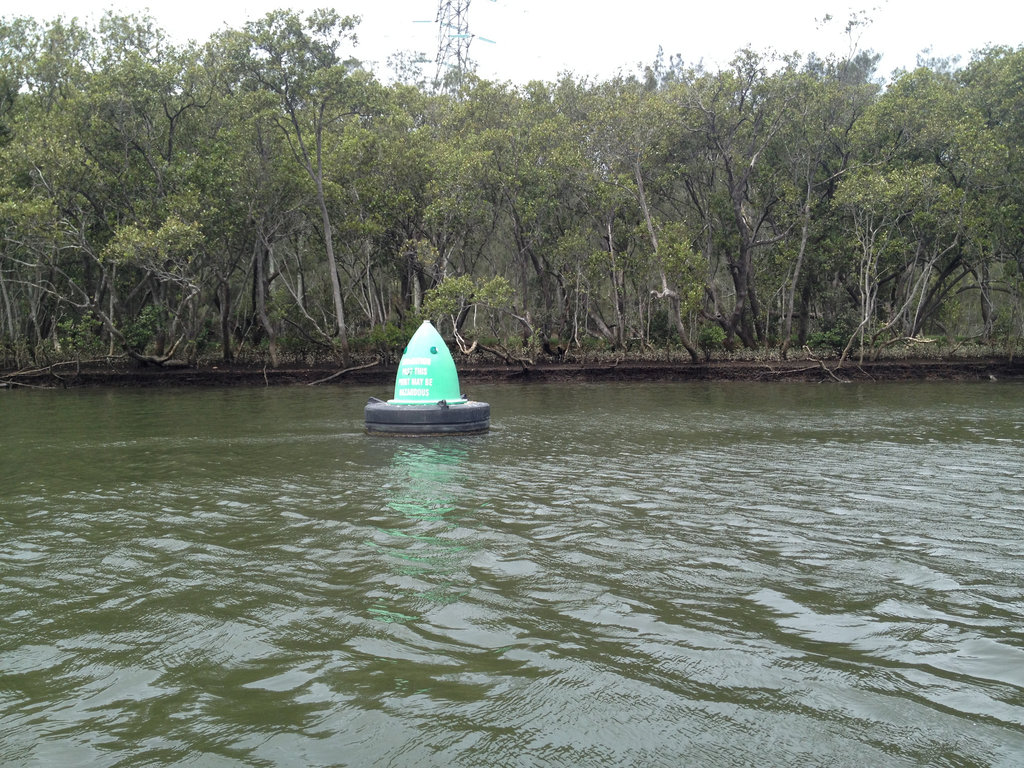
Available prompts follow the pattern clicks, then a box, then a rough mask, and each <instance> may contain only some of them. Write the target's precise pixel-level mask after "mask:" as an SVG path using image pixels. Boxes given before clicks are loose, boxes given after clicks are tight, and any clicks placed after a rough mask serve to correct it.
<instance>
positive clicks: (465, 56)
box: [436, 0, 473, 89]
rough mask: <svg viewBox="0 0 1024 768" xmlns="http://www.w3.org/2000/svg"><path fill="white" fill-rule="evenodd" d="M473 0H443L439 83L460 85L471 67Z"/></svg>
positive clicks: (439, 19)
mask: <svg viewBox="0 0 1024 768" xmlns="http://www.w3.org/2000/svg"><path fill="white" fill-rule="evenodd" d="M469 3H470V0H439V3H438V6H437V80H436V82H437V83H438V86H439V87H442V88H443V87H445V86H447V87H449V88H452V89H457V88H458V87H459V85H460V84H461V83H462V75H463V74H464V73H465V72H466V71H467V70H468V69H469V44H470V43H472V42H473V36H472V35H471V34H470V32H469Z"/></svg>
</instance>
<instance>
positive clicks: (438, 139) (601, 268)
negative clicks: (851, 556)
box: [0, 11, 1024, 367]
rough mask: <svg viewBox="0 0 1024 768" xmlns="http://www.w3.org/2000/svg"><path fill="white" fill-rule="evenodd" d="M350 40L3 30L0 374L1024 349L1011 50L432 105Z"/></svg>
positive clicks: (324, 32)
mask: <svg viewBox="0 0 1024 768" xmlns="http://www.w3.org/2000/svg"><path fill="white" fill-rule="evenodd" d="M356 25H357V22H356V20H355V19H352V18H342V17H339V16H337V15H336V14H334V13H333V12H329V11H321V12H317V13H315V14H313V15H312V16H310V17H309V18H302V17H300V16H299V15H298V14H296V13H293V12H290V11H278V12H274V13H272V14H269V15H267V16H266V17H264V18H262V19H260V20H257V21H253V22H251V23H248V24H246V25H245V26H244V28H242V29H239V30H227V31H224V32H222V33H219V34H217V35H216V36H214V37H213V38H211V39H210V40H209V41H208V42H206V44H205V45H202V46H199V45H187V46H175V45H172V44H169V43H168V42H167V41H166V40H165V38H164V36H163V35H162V33H161V32H160V30H159V29H157V28H155V27H154V25H153V22H152V21H151V20H149V19H146V18H137V17H123V16H117V15H113V14H108V15H107V16H105V17H104V19H103V20H102V21H101V22H100V23H99V24H98V26H97V28H96V29H88V28H86V27H83V26H81V25H79V24H78V23H77V22H75V21H68V20H60V19H59V20H55V21H53V22H49V23H46V24H40V23H37V22H35V21H33V20H32V19H30V18H23V17H19V18H13V19H5V20H0V366H7V367H11V366H23V365H29V364H42V363H45V362H47V361H52V360H54V359H73V358H75V357H93V358H96V357H105V356H118V355H121V356H123V355H130V356H133V357H135V358H137V359H144V360H151V361H155V362H161V361H165V360H167V359H169V358H170V357H171V356H172V355H173V356H175V357H178V358H186V359H189V360H192V361H194V360H196V359H199V358H203V357H219V358H221V359H223V360H226V361H230V360H233V359H237V358H238V357H245V358H246V359H261V360H266V361H268V362H269V363H271V364H274V365H277V364H279V363H280V362H282V361H284V360H287V359H290V358H294V357H302V358H305V359H309V358H311V357H322V356H332V357H334V358H336V359H337V360H338V361H339V362H340V363H348V362H349V361H350V360H351V359H352V358H353V356H368V355H371V354H384V355H388V354H392V353H393V350H394V349H395V348H396V347H398V346H400V345H401V344H402V342H403V340H404V339H405V338H406V337H407V335H408V333H409V332H410V330H411V329H412V328H414V327H415V326H416V325H417V324H418V323H419V322H420V320H421V319H422V318H423V317H431V318H433V319H435V321H437V322H438V323H439V327H440V328H441V330H442V331H443V332H444V333H445V334H447V335H449V337H450V338H453V340H454V341H456V342H457V343H458V344H459V345H461V346H462V347H463V348H464V349H467V350H468V349H470V348H471V347H472V346H473V344H474V342H476V343H477V345H478V346H477V349H489V350H491V351H494V352H496V353H498V354H503V355H506V356H510V357H514V356H516V355H521V356H528V355H532V354H535V353H536V354H540V352H541V350H543V351H545V352H548V353H550V354H553V355H564V354H565V353H566V352H568V351H570V350H579V349H595V348H598V347H601V348H607V349H613V350H625V349H630V348H632V349H652V348H658V349H668V348H672V347H675V348H680V349H685V350H686V351H687V352H688V353H689V355H690V356H691V357H692V358H693V359H694V360H698V359H703V357H704V356H705V355H709V354H711V353H712V351H713V350H717V349H723V348H726V349H742V348H747V349H761V348H772V349H776V350H779V351H781V353H782V354H785V352H786V350H787V349H789V348H790V347H791V346H796V347H802V346H804V345H810V346H812V347H815V348H821V347H834V348H836V349H837V350H846V352H848V353H851V352H852V353H855V354H859V355H873V354H877V353H878V352H879V351H880V350H882V349H884V348H885V347H886V346H887V345H889V344H892V343H894V342H896V341H898V340H906V339H922V338H924V337H936V336H943V337H946V338H948V339H977V340H981V341H984V342H986V343H1000V344H1006V345H1007V348H1008V349H1009V348H1013V347H1014V346H1015V345H1016V344H1017V343H1018V340H1019V339H1020V337H1021V334H1022V327H1024V320H1022V317H1024V315H1022V295H1024V281H1022V275H1024V218H1022V215H1021V210H1022V205H1024V187H1022V180H1024V175H1022V172H1021V171H1022V168H1021V165H1022V163H1024V153H1022V149H1024V91H1022V82H1024V49H1016V50H1014V49H1005V48H993V49H989V50H985V51H981V52H978V53H977V54H976V55H975V57H974V58H973V59H972V61H970V62H969V63H968V64H967V65H966V66H964V67H962V68H960V69H953V68H951V67H948V66H944V65H943V64H942V63H941V62H939V63H935V62H932V63H931V64H929V65H925V66H921V67H920V68H918V69H916V70H915V71H912V72H905V73H898V74H897V75H895V76H894V77H893V78H892V80H891V82H888V83H885V84H883V83H881V82H880V81H879V80H878V79H877V77H876V75H875V69H874V67H875V63H876V61H877V59H876V58H875V57H874V56H872V55H870V54H863V53H862V54H858V55H855V56H852V57H850V58H849V59H846V60H834V59H820V58H817V57H814V56H811V57H808V58H803V57H795V56H794V57H790V58H783V59H776V58H769V57H766V56H762V55H759V54H758V53H756V52H753V51H741V52H739V53H738V54H737V56H736V58H735V60H734V62H733V64H732V66H731V67H729V68H726V69H724V70H722V71H716V72H711V71H705V70H704V69H702V68H700V67H690V66H686V65H685V64H684V63H683V62H682V61H680V60H678V59H672V60H670V61H669V62H665V61H664V60H663V59H661V58H659V60H658V61H656V62H654V63H653V64H652V65H651V66H650V67H648V68H647V69H646V71H644V72H640V73H637V74H636V75H634V76H620V77H616V78H614V79H611V80H609V81H607V82H591V81H589V80H586V79H577V78H574V77H573V76H571V75H565V76H562V77H561V78H560V79H558V80H557V81H554V82H533V83H530V84H528V85H526V86H521V87H519V86H513V85H510V84H503V83H496V82H489V81H485V80H481V79H476V78H473V77H466V78H464V80H463V82H462V84H461V86H460V89H459V90H458V91H457V92H450V91H449V92H444V91H440V90H434V89H430V88H427V87H426V86H425V85H424V84H423V83H422V82H419V83H417V82H416V73H415V71H414V70H408V76H407V77H406V78H405V79H406V81H407V82H396V83H394V84H389V85H386V84H384V83H382V82H381V81H380V80H378V79H377V78H376V77H374V75H373V74H372V73H370V72H368V71H366V70H365V69H364V68H363V67H362V66H361V65H360V64H359V62H358V61H357V60H356V59H354V58H351V56H352V55H353V54H354V52H355V50H356V48H354V47H353V37H354V32H355V30H356Z"/></svg>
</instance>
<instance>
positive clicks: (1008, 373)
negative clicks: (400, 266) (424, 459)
mask: <svg viewBox="0 0 1024 768" xmlns="http://www.w3.org/2000/svg"><path fill="white" fill-rule="evenodd" d="M459 378H460V381H461V382H462V384H463V387H464V388H465V387H468V386H470V385H472V384H473V383H477V382H503V381H507V382H559V381H573V382H599V381H635V382H643V381H807V382H826V381H831V382H839V381H920V380H951V381H970V380H992V379H995V380H1002V379H1024V360H1006V359H997V358H979V359H957V360H938V359H916V360H882V361H877V362H871V363H864V364H861V365H857V364H856V363H849V362H848V363H846V364H845V365H843V366H842V367H837V362H836V361H821V362H819V361H817V360H806V359H803V360H789V361H774V362H751V361H711V362H708V363H686V362H671V363H666V362H652V361H629V360H622V361H619V362H617V363H616V362H609V363H539V364H537V365H534V366H529V367H522V366H502V365H462V366H460V368H459ZM394 379H395V366H393V365H392V366H388V365H373V366H362V367H355V368H353V369H350V370H348V371H346V372H343V373H340V375H339V372H338V370H337V369H331V368H324V367H295V366H291V367H281V368H276V369H275V368H264V367H259V366H241V365H209V366H202V367H197V368H192V367H155V366H154V367H147V368H136V367H128V366H125V367H106V366H99V367H94V366H90V367H83V368H80V369H76V368H75V366H74V365H67V366H55V367H53V368H48V369H43V370H33V371H6V372H2V373H0V388H3V387H6V388H11V387H42V388H70V387H183V386H203V387H236V386H247V387H253V386H261V387H262V386H281V385H309V384H317V385H318V386H344V385H349V384H367V385H379V386H381V387H390V386H392V385H393V384H394Z"/></svg>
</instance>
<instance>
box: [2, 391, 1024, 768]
mask: <svg viewBox="0 0 1024 768" xmlns="http://www.w3.org/2000/svg"><path fill="white" fill-rule="evenodd" d="M371 394H372V395H387V392H386V391H384V392H381V391H376V390H371V389H366V388H345V387H329V388H310V387H293V388H273V389H239V390H227V391H224V390H170V391H159V392H151V391H146V392H137V391H69V392H62V393H52V392H27V391H13V392H0V436H2V441H3V443H2V445H3V448H2V450H3V453H2V457H0V765H3V766H65V765H68V766H71V765H83V766H84V765H88V766H119V767H120V766H162V765H175V766H178V765H180V766H203V767H204V768H205V766H239V767H241V766H371V765H372V766H572V767H573V768H579V767H580V766H681V765H701V766H736V765H759V766H763V765H787V766H790V765H803V766H821V765H831V766H856V767H857V768H862V766H868V765H870V766H915V765H935V766H975V765H976V766H1019V765H1021V764H1024V618H1022V617H1024V541H1022V536H1021V523H1022V520H1024V469H1022V467H1024V386H1022V385H1021V384H1020V383H1013V382H1009V383H1003V382H995V383H993V382H985V383H972V384H959V383H902V384H870V385H861V384H856V385H839V384H835V385H831V384H830V385H811V384H786V385H771V384H740V383H728V384H690V383H687V384H648V385H641V386H638V385H612V384H605V385H558V386H547V385H531V386H525V387H518V386H513V385H490V386H486V387H478V388H475V389H473V390H472V391H471V392H470V394H472V395H473V396H475V397H476V398H477V399H482V400H486V401H488V402H490V403H491V405H492V413H493V417H492V431H491V432H490V433H489V434H487V435H484V436H478V437H463V438H430V439H400V438H399V439H396V438H380V437H368V436H365V435H364V434H363V433H362V406H363V404H364V403H365V402H366V399H367V397H368V396H369V395H371Z"/></svg>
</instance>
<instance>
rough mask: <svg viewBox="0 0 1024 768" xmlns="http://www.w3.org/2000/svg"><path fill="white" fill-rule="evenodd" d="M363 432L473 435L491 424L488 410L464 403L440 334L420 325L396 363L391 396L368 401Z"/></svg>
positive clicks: (426, 324) (448, 353)
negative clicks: (393, 389)
mask: <svg viewBox="0 0 1024 768" xmlns="http://www.w3.org/2000/svg"><path fill="white" fill-rule="evenodd" d="M365 417H366V431H367V432H368V433H371V434H386V435H430V434H475V433H478V432H486V431H487V430H488V429H489V428H490V425H491V406H490V405H488V404H487V403H480V402H475V401H472V400H468V399H466V397H465V395H463V394H462V391H461V390H460V388H459V374H458V372H457V371H456V370H455V360H453V359H452V353H451V352H450V351H449V350H448V345H447V344H445V342H444V339H443V338H441V334H439V333H438V332H437V329H436V328H434V326H433V325H431V324H430V323H429V322H424V323H423V325H421V326H420V327H419V330H417V331H416V333H414V334H413V337H412V338H411V339H410V340H409V344H408V345H407V346H406V348H405V352H404V353H403V355H402V360H401V362H400V363H399V364H398V374H397V375H396V376H395V396H394V397H393V398H392V399H390V400H388V401H386V402H385V401H383V400H378V399H377V398H375V397H374V398H370V402H369V403H367V405H366V409H365Z"/></svg>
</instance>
